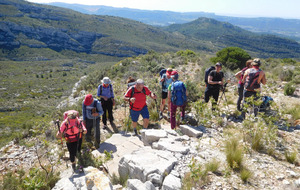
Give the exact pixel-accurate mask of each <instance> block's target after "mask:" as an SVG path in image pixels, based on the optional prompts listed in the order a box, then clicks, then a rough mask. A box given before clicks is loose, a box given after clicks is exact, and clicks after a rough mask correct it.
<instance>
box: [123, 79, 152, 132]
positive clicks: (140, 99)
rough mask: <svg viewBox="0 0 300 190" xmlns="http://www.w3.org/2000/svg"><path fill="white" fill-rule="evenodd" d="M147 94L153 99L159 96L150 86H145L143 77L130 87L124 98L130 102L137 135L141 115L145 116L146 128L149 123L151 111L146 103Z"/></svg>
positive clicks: (144, 123)
mask: <svg viewBox="0 0 300 190" xmlns="http://www.w3.org/2000/svg"><path fill="white" fill-rule="evenodd" d="M147 96H150V97H151V98H152V99H156V98H157V97H156V95H155V94H154V93H152V92H151V91H150V90H149V88H148V87H146V86H144V81H143V80H142V79H138V80H137V81H136V85H134V86H133V87H130V88H129V89H128V90H127V92H126V93H125V96H124V100H125V101H128V102H129V104H130V116H131V120H132V127H133V130H134V134H135V135H137V134H138V133H137V129H136V127H137V121H138V119H139V116H140V115H142V117H143V127H144V129H146V128H147V127H148V124H149V111H148V107H147V104H146V97H147Z"/></svg>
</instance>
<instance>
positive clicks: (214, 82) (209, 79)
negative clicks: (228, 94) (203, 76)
mask: <svg viewBox="0 0 300 190" xmlns="http://www.w3.org/2000/svg"><path fill="white" fill-rule="evenodd" d="M212 78H213V77H212V76H208V84H223V78H222V81H212Z"/></svg>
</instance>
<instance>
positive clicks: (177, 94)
mask: <svg viewBox="0 0 300 190" xmlns="http://www.w3.org/2000/svg"><path fill="white" fill-rule="evenodd" d="M171 78H172V81H173V82H172V83H171V84H170V85H169V87H168V99H169V101H170V104H171V114H170V115H171V117H170V123H171V129H173V130H175V129H176V110H177V108H178V107H180V108H181V120H182V121H183V120H184V119H185V107H186V103H187V95H188V92H187V88H186V84H185V83H183V82H182V81H180V80H178V79H179V74H178V72H177V71H174V70H173V71H172V73H171Z"/></svg>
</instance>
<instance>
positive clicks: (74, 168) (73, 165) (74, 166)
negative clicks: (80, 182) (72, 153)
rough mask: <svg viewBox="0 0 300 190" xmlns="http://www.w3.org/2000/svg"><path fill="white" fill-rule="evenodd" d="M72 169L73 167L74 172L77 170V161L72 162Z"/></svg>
mask: <svg viewBox="0 0 300 190" xmlns="http://www.w3.org/2000/svg"><path fill="white" fill-rule="evenodd" d="M72 169H73V172H76V164H75V163H72Z"/></svg>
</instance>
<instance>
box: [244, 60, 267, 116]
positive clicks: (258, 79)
mask: <svg viewBox="0 0 300 190" xmlns="http://www.w3.org/2000/svg"><path fill="white" fill-rule="evenodd" d="M251 65H252V68H250V69H248V70H246V72H245V74H244V77H243V80H242V82H243V83H244V84H245V85H244V88H245V89H244V103H246V102H247V100H246V99H247V98H249V97H251V96H254V100H257V99H258V98H259V97H258V96H257V92H260V91H261V83H262V84H264V85H265V84H266V83H267V80H266V75H265V73H264V72H263V71H262V70H261V69H260V68H259V67H260V65H261V62H260V59H259V58H255V59H253V61H252V63H251ZM257 112H258V107H257V106H255V108H254V115H255V116H256V115H257ZM242 117H243V118H245V112H242Z"/></svg>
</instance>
